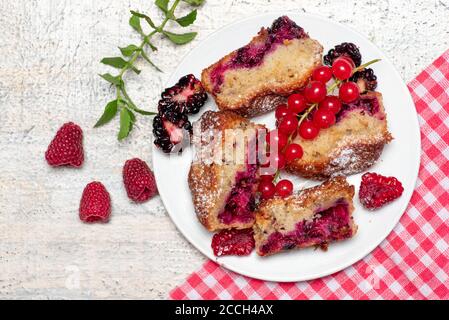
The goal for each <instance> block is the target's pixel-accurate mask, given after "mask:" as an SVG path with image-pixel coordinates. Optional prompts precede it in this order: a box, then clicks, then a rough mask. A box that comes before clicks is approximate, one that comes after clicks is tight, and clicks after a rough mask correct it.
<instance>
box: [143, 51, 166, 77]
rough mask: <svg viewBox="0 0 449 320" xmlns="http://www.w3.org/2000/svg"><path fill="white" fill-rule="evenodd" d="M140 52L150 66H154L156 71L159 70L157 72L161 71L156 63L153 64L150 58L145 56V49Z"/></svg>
mask: <svg viewBox="0 0 449 320" xmlns="http://www.w3.org/2000/svg"><path fill="white" fill-rule="evenodd" d="M140 54H141V55H142V57H143V58H144V59H145V60H146V61H147V62H148V63H149V64H151V66H152V67H153V68H155V69H156V70H157V71H159V72H162V70H161V69H160V68H159V67H158V66H157V65H155V64H154V62H153V61H151V60H150V58H149V57H148V56H147V54H146V53H145V51H141V52H140Z"/></svg>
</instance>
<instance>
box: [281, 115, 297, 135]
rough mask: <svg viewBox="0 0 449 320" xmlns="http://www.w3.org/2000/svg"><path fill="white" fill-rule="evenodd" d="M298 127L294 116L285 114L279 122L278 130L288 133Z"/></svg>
mask: <svg viewBox="0 0 449 320" xmlns="http://www.w3.org/2000/svg"><path fill="white" fill-rule="evenodd" d="M297 127H298V119H297V118H296V116H294V115H292V114H289V115H286V116H285V117H284V118H283V119H282V121H281V123H280V124H279V131H280V132H281V133H283V134H286V135H290V134H292V133H293V132H295V130H296V128H297Z"/></svg>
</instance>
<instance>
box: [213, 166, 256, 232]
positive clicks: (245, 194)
mask: <svg viewBox="0 0 449 320" xmlns="http://www.w3.org/2000/svg"><path fill="white" fill-rule="evenodd" d="M256 172H257V165H248V167H247V170H246V171H243V172H239V173H237V177H236V183H235V185H234V187H233V188H232V190H231V193H230V194H229V196H228V199H227V201H226V205H225V208H224V210H223V212H222V213H220V214H219V215H218V219H219V220H220V222H222V223H224V224H231V223H233V222H236V221H238V222H242V223H247V222H250V221H252V220H253V219H254V210H255V208H256V201H255V198H254V196H253V193H254V187H255V184H256V182H257V178H256Z"/></svg>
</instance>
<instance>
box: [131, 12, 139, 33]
mask: <svg viewBox="0 0 449 320" xmlns="http://www.w3.org/2000/svg"><path fill="white" fill-rule="evenodd" d="M129 25H130V26H131V27H132V28H133V29H134V30H136V31H137V32H139V33H142V27H141V26H140V18H139V17H138V16H136V15H134V14H133V15H132V16H131V18H129Z"/></svg>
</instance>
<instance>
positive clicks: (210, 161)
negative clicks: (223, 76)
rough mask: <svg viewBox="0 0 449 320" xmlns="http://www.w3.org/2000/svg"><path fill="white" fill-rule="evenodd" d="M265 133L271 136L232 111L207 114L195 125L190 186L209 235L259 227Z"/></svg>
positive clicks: (194, 202)
mask: <svg viewBox="0 0 449 320" xmlns="http://www.w3.org/2000/svg"><path fill="white" fill-rule="evenodd" d="M261 130H262V131H264V132H266V129H265V127H264V126H262V125H256V124H253V123H251V122H250V121H248V120H247V119H245V118H243V117H242V116H240V115H238V114H236V113H233V112H231V111H218V112H214V111H206V112H205V113H204V114H203V115H202V116H201V118H200V120H198V122H196V123H195V124H194V130H193V131H194V136H193V143H194V146H195V151H196V155H195V159H194V161H193V162H192V164H191V167H190V172H189V176H188V183H189V187H190V190H191V192H192V199H193V205H194V207H195V211H196V213H197V216H198V219H199V221H200V222H201V223H202V224H203V225H204V226H205V227H206V229H208V230H209V231H216V230H223V229H231V228H236V229H245V228H250V227H252V225H253V224H254V220H255V215H254V210H255V208H256V202H255V197H254V194H255V191H256V190H257V181H258V167H259V166H258V163H257V157H256V153H257V147H256V145H257V135H258V134H261V133H260V131H261Z"/></svg>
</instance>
